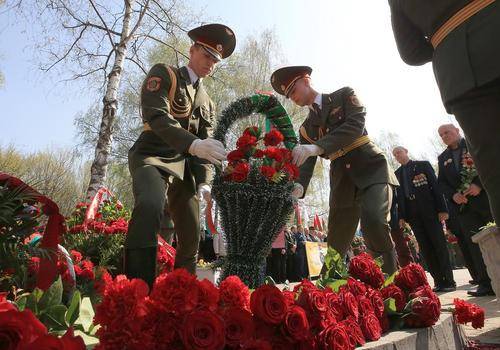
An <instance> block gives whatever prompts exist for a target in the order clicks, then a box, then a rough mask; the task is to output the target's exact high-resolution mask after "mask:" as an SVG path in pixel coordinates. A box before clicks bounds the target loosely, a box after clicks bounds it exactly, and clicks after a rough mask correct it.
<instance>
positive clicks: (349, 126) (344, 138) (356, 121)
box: [315, 87, 366, 156]
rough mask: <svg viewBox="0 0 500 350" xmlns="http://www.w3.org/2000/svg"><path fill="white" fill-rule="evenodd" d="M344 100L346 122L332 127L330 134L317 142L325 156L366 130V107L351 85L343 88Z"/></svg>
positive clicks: (343, 109) (343, 107)
mask: <svg viewBox="0 0 500 350" xmlns="http://www.w3.org/2000/svg"><path fill="white" fill-rule="evenodd" d="M342 101H343V103H342V104H343V105H342V111H343V113H344V122H343V123H342V124H341V125H339V126H338V127H335V128H331V130H330V132H329V133H328V134H326V135H325V136H323V137H322V138H321V139H319V140H318V141H316V142H315V143H316V145H318V146H319V147H321V148H323V150H324V154H323V155H324V156H329V155H331V154H332V153H335V152H337V151H338V150H340V149H342V148H344V147H346V146H349V145H350V144H352V143H353V142H354V141H356V140H357V139H358V138H359V137H361V136H363V135H364V132H365V115H366V109H365V107H363V106H362V105H361V103H360V102H359V100H358V98H357V97H356V94H355V93H354V90H353V89H351V88H349V87H345V88H343V89H342Z"/></svg>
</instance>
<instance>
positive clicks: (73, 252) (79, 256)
mask: <svg viewBox="0 0 500 350" xmlns="http://www.w3.org/2000/svg"><path fill="white" fill-rule="evenodd" d="M70 254H71V259H72V260H73V263H74V264H78V263H79V262H80V261H82V253H80V252H79V251H76V250H71V251H70Z"/></svg>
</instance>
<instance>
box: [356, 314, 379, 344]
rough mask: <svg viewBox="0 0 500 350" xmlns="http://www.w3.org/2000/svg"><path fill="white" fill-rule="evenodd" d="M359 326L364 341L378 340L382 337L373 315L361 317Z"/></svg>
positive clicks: (375, 317)
mask: <svg viewBox="0 0 500 350" xmlns="http://www.w3.org/2000/svg"><path fill="white" fill-rule="evenodd" d="M359 324H360V326H361V330H362V331H363V335H364V336H365V339H366V340H368V341H371V340H378V339H380V337H381V336H382V327H381V326H380V321H379V320H378V318H377V316H375V314H374V313H371V312H368V313H365V314H363V315H361V317H360V318H359Z"/></svg>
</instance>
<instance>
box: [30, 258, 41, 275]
mask: <svg viewBox="0 0 500 350" xmlns="http://www.w3.org/2000/svg"><path fill="white" fill-rule="evenodd" d="M39 270H40V258H39V257H38V256H32V257H31V258H30V261H29V263H28V271H29V273H30V274H32V275H38V271H39Z"/></svg>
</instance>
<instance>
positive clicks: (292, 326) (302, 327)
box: [283, 305, 310, 340]
mask: <svg viewBox="0 0 500 350" xmlns="http://www.w3.org/2000/svg"><path fill="white" fill-rule="evenodd" d="M283 330H284V332H285V334H286V335H287V336H289V337H291V338H293V339H294V340H306V339H307V338H308V337H309V336H310V334H309V321H308V320H307V315H306V312H305V311H304V309H303V308H301V307H300V306H297V305H294V306H292V307H291V308H290V309H288V312H287V313H286V314H285V319H284V321H283Z"/></svg>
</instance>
